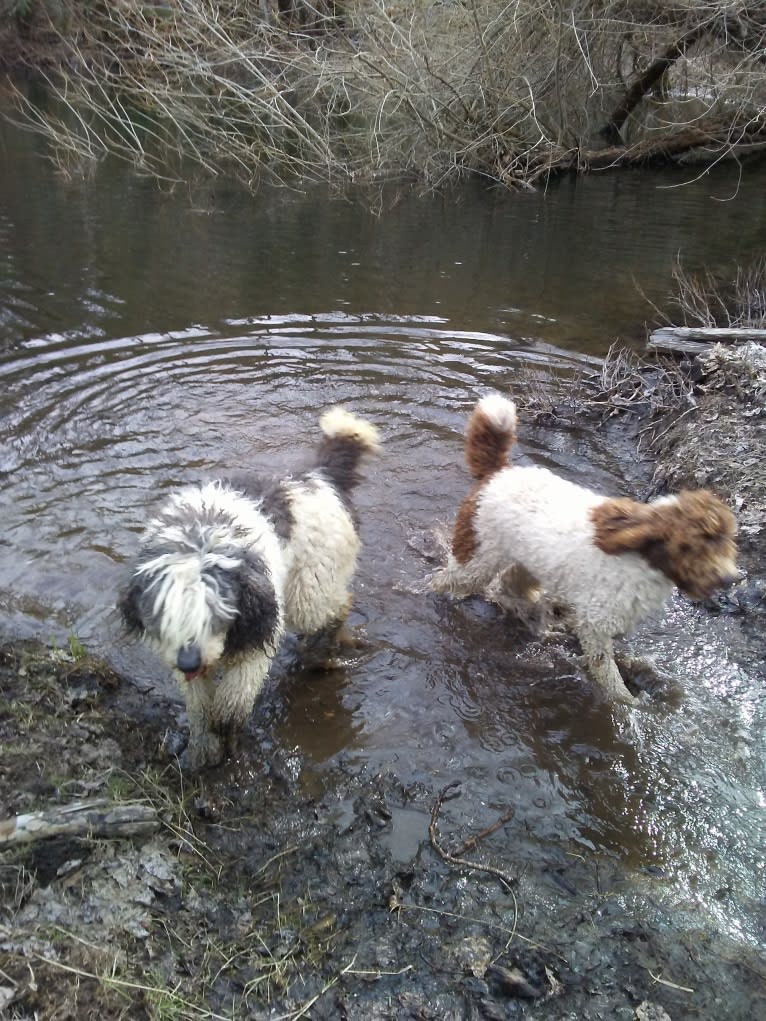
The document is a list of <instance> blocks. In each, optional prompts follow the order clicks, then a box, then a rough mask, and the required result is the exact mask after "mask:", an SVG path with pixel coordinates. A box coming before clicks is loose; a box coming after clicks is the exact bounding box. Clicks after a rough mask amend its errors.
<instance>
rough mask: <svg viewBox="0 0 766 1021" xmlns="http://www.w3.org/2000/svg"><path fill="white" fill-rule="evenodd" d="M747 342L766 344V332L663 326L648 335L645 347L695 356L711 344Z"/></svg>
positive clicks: (711, 327) (744, 329)
mask: <svg viewBox="0 0 766 1021" xmlns="http://www.w3.org/2000/svg"><path fill="white" fill-rule="evenodd" d="M748 340H753V341H755V342H756V343H760V344H766V330H756V329H750V328H746V327H742V328H736V327H725V326H720V327H719V326H663V327H661V328H660V329H658V330H654V332H653V333H651V334H650V335H649V340H648V341H647V345H646V346H647V347H648V349H649V350H650V351H669V352H673V353H677V354H689V355H697V354H701V353H702V352H703V351H707V350H709V348H711V347H712V346H713V344H727V343H736V342H738V341H739V342H742V343H744V342H745V341H748Z"/></svg>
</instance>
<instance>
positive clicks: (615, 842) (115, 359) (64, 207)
mask: <svg viewBox="0 0 766 1021" xmlns="http://www.w3.org/2000/svg"><path fill="white" fill-rule="evenodd" d="M0 153H1V156H2V160H3V164H4V165H3V169H2V176H1V177H0V296H1V310H0V348H2V352H3V353H2V355H0V472H1V473H2V492H1V494H0V504H1V506H0V514H2V521H3V530H2V535H1V537H0V608H1V609H2V611H3V614H4V617H5V622H6V624H5V627H6V630H8V629H10V630H12V631H15V632H16V633H19V634H29V633H34V634H37V635H40V636H41V637H43V638H48V637H55V638H56V640H57V641H60V642H63V641H66V637H67V635H68V634H69V633H70V632H74V633H76V634H77V635H78V636H79V637H80V639H81V640H83V641H84V642H85V643H86V645H87V646H88V647H89V648H91V649H92V650H94V651H96V652H100V653H103V654H105V655H106V656H108V657H109V658H110V659H112V660H113V661H114V662H115V663H116V664H117V665H118V666H119V667H120V668H121V669H122V670H124V671H125V672H126V673H127V674H128V675H129V676H132V677H134V678H135V680H136V682H137V683H140V684H141V685H142V686H144V687H147V689H148V691H149V694H148V697H151V687H152V686H154V687H156V688H157V689H158V690H160V691H163V692H167V691H172V684H171V682H170V680H169V678H168V677H167V676H165V675H164V673H163V672H162V670H161V669H160V668H159V667H158V665H157V664H156V662H155V661H154V660H153V659H152V658H151V657H150V656H149V655H148V654H147V653H145V652H143V651H142V650H141V649H139V648H137V647H136V646H133V645H130V644H126V643H125V642H124V640H123V639H122V637H121V635H120V631H119V627H118V624H117V621H116V620H115V616H114V613H113V604H114V599H115V593H116V590H117V587H118V585H119V583H120V580H121V578H122V572H123V570H124V564H125V561H126V560H127V559H128V558H129V557H130V555H131V553H132V551H133V550H134V549H135V544H136V538H137V533H138V531H139V529H140V527H141V523H142V521H143V519H144V517H145V515H146V512H147V509H148V508H150V507H151V506H152V505H153V504H154V502H155V501H156V500H157V499H159V498H161V497H162V495H163V494H164V493H167V492H168V491H169V490H170V489H172V488H173V487H174V486H177V485H178V484H179V483H183V482H186V481H190V480H195V479H198V478H200V477H208V476H210V475H217V474H226V473H227V472H231V471H237V470H238V469H240V468H242V467H246V468H256V469H264V470H277V471H278V470H281V469H282V468H285V469H291V468H296V467H299V466H300V464H301V463H302V458H303V457H304V456H305V455H306V452H307V451H308V450H309V448H310V446H311V444H312V443H313V442H314V439H315V437H316V434H317V424H316V423H317V418H318V415H319V413H320V412H321V410H323V409H324V408H326V407H328V406H329V405H331V404H333V403H338V402H342V403H344V404H347V405H349V406H350V407H352V408H353V409H354V410H355V411H357V412H358V413H360V414H362V415H365V416H367V417H369V418H370V419H371V420H373V421H374V422H375V423H376V424H377V425H378V426H379V428H380V430H381V432H382V435H383V441H384V452H383V455H382V456H381V457H380V459H379V460H378V461H377V462H375V463H374V464H372V465H371V466H370V468H369V470H368V471H367V479H366V481H365V483H364V484H363V486H362V487H361V488H360V490H359V493H358V499H357V503H358V507H359V511H360V516H361V522H362V525H361V527H362V535H363V540H364V544H365V546H364V553H363V556H362V559H361V562H360V567H359V572H358V577H357V580H356V584H355V598H356V602H355V608H354V613H353V617H352V623H353V624H354V625H355V626H356V627H357V628H358V629H359V632H360V633H361V634H364V636H365V637H366V639H367V641H368V643H369V644H368V648H367V649H366V651H365V652H364V653H362V654H360V655H359V656H358V657H357V658H356V660H355V661H353V662H351V663H349V664H348V665H347V666H346V667H345V668H344V669H339V670H337V671H333V672H330V673H328V674H326V675H316V674H307V673H306V672H305V671H302V670H301V669H300V667H299V665H297V664H295V663H294V662H292V661H291V659H290V656H289V654H286V655H285V656H283V657H282V659H281V660H280V663H279V664H278V666H277V668H276V670H275V671H274V676H273V678H272V680H271V683H270V686H269V689H268V690H267V692H266V693H265V700H264V704H265V705H266V706H267V707H268V711H269V712H270V713H271V714H272V717H273V730H274V735H275V737H276V738H277V739H278V740H279V741H281V742H282V743H284V744H285V745H286V746H287V747H288V748H295V749H296V754H297V755H298V757H299V760H300V761H301V762H302V763H303V764H304V768H305V769H306V770H311V769H317V770H321V768H322V766H323V765H324V764H326V763H329V762H334V761H337V760H338V759H339V758H345V759H346V761H350V762H355V763H357V764H360V765H363V766H365V767H369V768H370V769H391V770H393V771H395V772H396V773H397V775H398V776H400V777H401V778H402V780H403V781H404V782H405V783H406V782H410V781H414V780H419V779H422V780H425V781H427V782H429V783H431V784H434V785H441V784H442V783H447V782H450V781H452V780H456V779H458V780H461V781H462V782H463V785H464V791H465V793H466V799H465V803H466V804H467V805H470V806H472V807H471V811H472V812H473V813H474V821H475V822H476V824H477V825H478V824H482V825H486V824H487V823H488V822H490V821H492V819H493V818H494V817H495V816H496V815H497V813H498V812H500V811H503V810H504V809H505V807H507V805H508V804H509V803H510V804H513V805H515V806H517V812H516V815H515V817H514V819H513V820H512V821H511V823H509V824H508V826H507V827H506V830H505V832H506V833H507V837H508V840H509V842H511V843H512V846H514V848H516V851H515V853H516V854H517V855H518V857H519V860H520V861H522V862H523V860H524V858H525V857H528V858H537V857H539V856H540V855H541V854H545V855H556V854H563V853H570V852H571V850H572V849H573V850H574V851H576V850H577V849H578V848H579V849H580V850H581V851H582V852H583V853H585V852H590V851H596V852H598V853H602V854H606V855H609V856H612V857H614V858H616V859H617V860H619V861H621V862H623V863H624V865H625V867H626V868H627V869H629V870H633V871H634V872H636V873H637V872H638V870H641V869H643V868H646V867H648V866H652V867H653V868H655V869H656V868H661V869H662V870H664V877H665V878H664V879H663V884H664V885H663V888H662V889H663V891H664V892H665V893H668V895H671V896H673V897H674V898H676V900H677V902H678V903H679V904H683V903H686V902H688V903H690V904H698V905H699V904H702V905H704V906H705V910H707V911H708V912H709V913H710V915H711V916H713V917H715V918H717V919H718V920H719V921H720V923H721V924H722V925H723V926H724V927H725V928H727V929H728V930H729V931H731V932H734V933H741V934H742V936H743V938H746V939H750V940H755V939H757V938H758V934H757V918H756V916H757V912H756V910H755V907H754V905H755V902H756V900H757V898H758V896H759V890H760V889H761V884H762V881H763V869H764V857H763V825H762V819H763V807H764V806H763V794H762V789H763V772H762V762H763V761H764V754H763V753H764V747H763V738H762V729H763V708H762V691H761V688H762V680H761V678H760V676H759V670H758V668H757V667H756V666H754V665H753V664H751V663H748V662H747V661H746V656H742V655H738V653H737V651H736V649H737V646H736V645H735V644H733V642H732V633H731V628H732V627H733V625H732V624H731V622H729V621H726V620H723V619H714V620H711V619H710V618H709V617H708V616H707V615H706V614H705V613H703V612H702V611H700V610H698V609H695V608H694V607H692V606H691V605H690V604H688V603H687V602H685V601H684V600H682V599H680V598H677V599H675V600H674V601H673V602H672V603H671V605H669V607H668V608H667V610H666V612H665V613H664V614H663V615H662V616H661V618H660V619H659V620H657V621H654V622H652V623H650V624H647V625H646V626H645V627H644V628H642V629H641V631H640V632H639V633H638V635H637V636H636V638H635V639H634V640H633V642H632V643H631V647H632V648H634V649H636V650H638V651H647V650H650V651H651V652H652V653H653V654H654V655H655V656H656V657H657V660H658V662H660V663H661V664H663V665H665V666H666V667H667V668H668V669H671V670H672V671H673V673H674V674H675V676H676V678H677V680H678V682H679V683H680V685H681V686H682V687H683V688H684V689H685V693H686V694H685V697H684V698H683V699H681V700H680V701H679V700H666V701H663V700H662V699H660V700H658V702H657V703H656V704H655V705H653V706H652V707H650V708H648V709H645V710H641V711H639V712H636V713H634V714H626V713H620V712H616V713H614V712H612V711H611V710H610V708H609V707H608V706H606V705H605V704H604V703H603V702H602V701H600V700H599V699H598V698H595V697H594V693H593V691H592V690H591V689H590V688H589V686H588V684H587V683H586V682H585V681H584V679H583V677H582V674H581V673H580V671H579V667H578V665H577V661H576V658H575V656H574V655H573V648H572V646H571V644H570V643H567V642H566V641H562V642H560V643H557V642H552V643H548V644H545V645H542V644H540V643H533V642H530V641H529V640H528V637H527V636H526V635H525V634H524V633H523V632H522V631H521V630H520V629H519V628H517V627H514V626H513V624H512V623H510V622H509V621H508V620H507V619H505V618H504V617H503V616H502V614H500V613H499V612H497V611H496V610H494V609H493V608H492V607H489V606H487V605H486V604H484V603H483V602H482V601H481V600H471V601H468V602H465V603H460V604H454V603H451V602H449V601H448V600H444V599H439V598H435V597H432V596H427V595H424V594H423V579H424V577H425V575H426V574H427V572H428V570H429V569H430V565H429V563H428V562H427V561H426V559H424V557H423V556H422V555H421V551H422V548H423V536H424V535H429V534H430V533H431V532H432V530H433V529H434V527H435V526H437V525H439V524H440V523H448V522H449V521H450V520H451V519H452V517H453V515H454V512H455V509H456V507H457V504H458V502H459V500H460V498H461V497H462V495H463V493H464V492H465V490H466V486H467V476H466V472H465V469H464V467H463V465H462V461H461V457H462V453H461V447H462V440H461V437H462V431H463V428H464V424H465V419H466V415H467V413H468V411H469V409H470V407H471V406H472V404H473V403H474V401H475V399H476V397H477V395H479V394H481V393H483V392H486V391H487V390H489V389H499V390H502V391H504V392H513V391H514V389H517V388H518V387H519V386H522V385H523V379H524V372H525V370H528V369H529V368H530V367H532V368H535V367H538V368H539V367H544V368H545V369H546V370H554V371H556V372H557V373H559V374H560V375H562V376H564V377H565V378H566V377H567V376H569V375H574V374H576V373H578V372H582V371H588V370H589V369H591V368H592V367H593V366H594V364H596V359H597V358H598V357H599V356H602V355H603V354H605V353H606V351H607V350H608V349H609V347H610V345H611V344H612V343H613V342H614V341H615V340H617V339H622V340H623V341H625V342H627V343H629V344H632V345H634V346H636V347H640V345H641V344H642V342H643V339H644V336H645V330H644V323H645V322H646V321H649V320H652V318H653V316H654V312H653V309H652V305H651V302H655V303H658V304H664V303H665V296H666V295H667V294H668V293H669V291H670V290H671V287H672V283H671V274H672V268H673V265H674V263H675V261H676V259H677V258H678V257H679V256H680V257H681V258H682V259H683V261H684V264H685V265H686V266H687V267H688V268H690V269H695V268H699V267H701V266H703V265H704V266H707V267H709V268H711V269H714V270H715V269H722V268H725V267H727V266H729V265H731V264H732V263H733V262H735V261H742V262H744V261H746V260H747V259H748V258H750V257H753V256H755V255H759V254H761V252H762V250H763V243H764V240H765V236H764V228H763V224H764V212H766V210H765V209H764V204H765V203H766V198H764V194H765V192H764V189H763V188H762V187H761V182H760V181H758V180H756V179H755V178H744V179H743V180H742V181H740V182H738V180H737V178H736V177H735V176H734V175H732V174H731V173H717V174H714V175H710V176H706V177H702V178H700V179H699V180H697V181H696V182H694V183H686V185H685V187H680V185H681V184H683V183H684V182H688V181H689V180H690V179H691V178H692V177H693V176H694V174H693V173H692V172H691V171H688V172H687V171H684V172H681V173H673V174H670V173H668V174H662V175H639V174H626V173H623V174H620V175H614V176H603V177H598V176H596V177H592V178H588V179H585V180H581V181H578V182H574V181H564V182H563V183H561V184H560V185H559V186H557V187H556V188H555V189H552V190H551V191H550V192H549V193H548V194H547V195H544V194H521V195H509V194H506V193H504V192H503V193H501V192H491V191H490V192H486V191H480V190H478V189H476V188H472V187H466V188H465V189H464V190H463V191H461V192H459V193H458V194H453V195H450V196H449V197H443V198H430V199H425V198H419V197H417V196H415V195H412V194H406V193H403V194H401V195H400V196H399V197H398V200H397V201H396V202H393V203H392V204H390V205H388V206H386V207H385V209H384V211H383V212H382V213H381V214H380V215H376V214H374V213H373V212H371V211H370V210H369V208H368V207H366V206H365V205H364V204H362V203H360V202H356V201H353V200H350V199H348V198H341V197H331V196H328V195H327V194H325V193H322V192H319V191H316V190H312V191H311V192H309V193H306V194H291V193H288V192H269V193H264V194H262V195H260V196H258V197H256V198H253V197H251V196H244V195H242V194H241V193H240V192H238V191H236V190H235V189H232V188H229V187H227V186H226V185H224V184H215V185H211V186H207V187H205V188H202V187H197V188H195V189H194V190H192V191H190V192H187V193H181V192H179V193H176V194H173V195H165V194H162V193H160V192H159V191H158V190H157V189H156V188H155V186H154V185H152V184H151V182H149V181H145V180H141V179H138V178H135V177H133V176H131V175H129V174H126V173H125V172H124V171H120V170H114V169H111V168H109V167H106V168H104V170H103V171H102V172H100V173H99V174H97V175H96V176H95V177H94V178H93V179H92V180H90V181H87V182H76V183H75V182H66V181H64V180H62V179H60V178H57V177H56V176H55V175H54V174H53V173H52V171H51V170H50V169H49V168H48V167H47V166H46V165H45V164H44V162H43V161H42V160H41V158H40V154H39V152H38V151H37V148H36V143H35V141H34V140H33V139H31V138H29V137H28V136H24V135H21V134H20V133H18V132H16V131H15V130H13V129H11V128H8V127H4V128H2V133H1V135H0ZM518 456H519V458H520V459H522V460H533V461H537V462H540V463H545V464H548V465H550V466H552V467H555V468H556V469H557V470H559V471H561V472H562V473H564V474H565V475H567V476H568V477H570V478H573V479H577V480H583V481H585V482H586V483H588V484H590V485H593V486H600V487H602V488H604V489H606V490H608V491H610V492H614V493H619V492H630V491H632V490H631V487H632V485H633V479H635V477H636V476H637V471H636V464H635V462H634V457H635V455H634V454H633V453H632V452H630V451H626V450H617V449H613V448H610V447H609V445H608V444H607V443H606V442H605V440H604V438H603V435H602V434H600V433H599V432H597V431H594V430H592V429H583V430H571V429H564V428H554V427H551V426H549V427H542V426H541V427H532V426H531V425H528V426H524V425H523V426H522V431H521V441H520V448H519V452H518ZM403 826H404V824H403ZM404 828H405V830H406V839H408V840H409V839H410V838H411V829H412V820H408V821H407V824H406V826H405V827H404ZM423 835H425V831H423ZM402 839H403V840H404V839H405V836H403V837H402ZM722 890H726V891H729V893H727V894H726V895H723V894H722V893H721V891H722Z"/></svg>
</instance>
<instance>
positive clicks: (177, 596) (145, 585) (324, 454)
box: [119, 408, 378, 770]
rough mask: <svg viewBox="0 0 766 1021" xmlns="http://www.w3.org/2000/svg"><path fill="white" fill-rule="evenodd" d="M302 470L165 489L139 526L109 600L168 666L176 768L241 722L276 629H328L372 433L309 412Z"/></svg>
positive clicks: (205, 752) (354, 547)
mask: <svg viewBox="0 0 766 1021" xmlns="http://www.w3.org/2000/svg"><path fill="white" fill-rule="evenodd" d="M320 426H321V431H322V435H321V438H320V441H319V443H318V446H317V449H316V454H315V464H314V467H313V468H312V469H310V470H309V471H307V472H305V473H303V474H301V475H298V476H296V477H287V478H285V479H282V480H280V481H274V480H267V481H257V480H255V481H252V482H249V483H247V484H246V485H242V486H237V487H235V486H234V485H231V484H228V483H225V482H208V483H205V484H203V485H199V486H187V487H186V488H184V489H181V490H179V491H178V492H176V493H173V494H172V495H171V496H170V497H169V498H168V500H167V501H166V502H165V504H164V505H163V506H162V507H161V508H160V510H159V511H158V513H157V514H156V515H155V516H154V517H153V518H152V519H151V520H150V521H149V523H148V524H147V526H146V528H145V530H144V534H143V536H142V539H141V546H140V550H139V553H138V555H137V557H136V559H135V561H134V563H133V565H132V567H131V570H130V577H129V580H128V582H127V585H126V587H125V590H124V592H123V593H122V596H121V599H120V604H119V605H120V609H121V612H122V616H123V619H124V622H125V624H126V626H127V628H128V630H129V631H130V632H132V633H135V634H137V635H140V636H142V637H143V638H144V639H145V640H146V641H147V643H148V644H149V645H150V646H152V647H153V648H154V649H155V651H156V652H157V653H158V654H159V656H160V657H161V658H162V659H163V660H164V662H165V663H166V664H167V665H168V666H169V667H170V668H171V669H172V670H174V672H175V675H176V677H177V679H178V681H179V683H180V687H181V691H182V693H183V695H184V698H185V701H186V708H187V714H188V718H189V743H188V747H187V750H186V753H185V765H187V766H188V767H189V768H191V769H192V770H198V769H200V768H202V767H204V766H208V765H213V764H215V763H217V762H219V761H220V760H221V758H222V757H223V755H224V751H225V746H226V743H227V739H228V738H229V737H230V735H231V733H232V732H233V731H236V730H237V729H239V728H241V727H242V726H243V725H244V724H245V722H246V720H247V717H248V716H249V714H250V712H251V711H252V708H253V704H254V702H255V699H256V697H257V696H258V693H259V692H260V690H261V688H262V686H263V682H264V680H265V678H266V675H267V673H268V670H269V667H270V665H271V662H272V660H273V658H274V656H275V654H276V651H277V648H278V646H279V643H280V640H281V638H282V636H283V634H284V633H285V631H286V630H292V631H295V632H298V633H301V634H313V633H316V632H320V631H323V630H328V629H332V628H334V627H339V626H340V624H342V622H343V620H344V618H345V616H346V615H347V613H348V609H349V606H350V598H351V597H350V595H349V589H348V586H349V584H350V582H351V578H352V576H353V574H354V570H355V567H356V560H357V554H358V551H359V537H358V534H357V528H356V521H355V515H354V513H353V510H352V508H351V491H352V490H353V489H354V487H355V486H356V485H357V483H358V481H359V475H358V469H359V464H360V461H361V459H362V457H363V456H364V455H365V454H367V453H371V452H373V451H375V450H377V449H378V438H377V432H376V430H375V429H374V427H373V426H371V425H370V424H369V423H367V422H364V421H362V420H361V419H358V418H355V417H354V416H353V415H351V414H350V413H348V412H347V411H344V410H343V409H342V408H334V409H332V410H330V411H329V412H327V413H326V414H324V415H323V416H322V418H321V419H320Z"/></svg>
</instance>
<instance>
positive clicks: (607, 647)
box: [575, 626, 638, 705]
mask: <svg viewBox="0 0 766 1021" xmlns="http://www.w3.org/2000/svg"><path fill="white" fill-rule="evenodd" d="M575 631H576V634H577V637H578V639H579V641H580V647H581V648H582V651H583V655H584V656H585V662H586V664H587V668H588V673H589V675H590V676H591V678H592V679H593V680H594V681H596V682H597V683H598V684H600V685H601V687H602V688H603V689H604V690H605V691H606V693H607V694H608V695H609V696H610V697H611V698H613V699H616V700H617V701H618V702H625V703H626V704H627V705H636V704H637V703H638V699H637V698H635V697H634V696H633V695H631V693H630V692H629V691H628V689H627V688H626V686H625V681H624V680H623V679H622V674H621V673H620V671H619V669H618V667H617V663H616V662H615V659H614V644H613V642H612V639H611V638H605V637H604V635H601V634H595V633H594V632H593V630H592V629H591V628H589V627H587V626H586V627H583V626H577V627H576V628H575Z"/></svg>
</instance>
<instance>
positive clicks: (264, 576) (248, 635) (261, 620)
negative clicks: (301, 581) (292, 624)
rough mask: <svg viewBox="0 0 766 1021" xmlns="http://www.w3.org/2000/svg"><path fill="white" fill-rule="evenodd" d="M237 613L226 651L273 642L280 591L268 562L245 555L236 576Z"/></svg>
mask: <svg viewBox="0 0 766 1021" xmlns="http://www.w3.org/2000/svg"><path fill="white" fill-rule="evenodd" d="M236 589H237V592H236V606H237V616H236V617H235V619H234V620H233V621H232V624H231V627H230V628H229V630H228V633H227V635H226V652H227V653H237V652H244V651H245V650H247V649H257V648H262V647H263V646H264V645H266V644H267V643H273V642H274V640H275V638H276V635H277V627H278V623H279V607H278V606H277V598H276V593H275V592H274V586H273V585H272V584H271V578H270V577H269V573H268V571H267V570H266V565H265V564H264V562H263V561H262V560H261V559H260V557H257V556H255V555H254V554H252V553H247V554H245V556H244V558H243V560H242V563H241V565H240V567H239V569H238V571H237V578H236Z"/></svg>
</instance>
